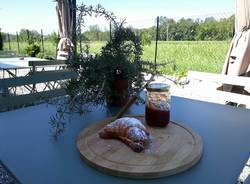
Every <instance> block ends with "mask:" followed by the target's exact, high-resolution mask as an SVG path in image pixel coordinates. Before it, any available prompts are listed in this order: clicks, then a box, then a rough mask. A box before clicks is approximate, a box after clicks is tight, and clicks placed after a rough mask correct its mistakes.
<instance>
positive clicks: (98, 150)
mask: <svg viewBox="0 0 250 184" xmlns="http://www.w3.org/2000/svg"><path fill="white" fill-rule="evenodd" d="M133 117H135V118H137V119H139V120H141V121H142V122H143V123H144V124H145V119H144V116H133ZM113 119H114V118H108V119H105V120H102V121H99V122H96V123H94V124H93V125H91V126H90V127H88V128H86V129H84V130H83V131H82V132H81V133H80V135H79V137H78V140H77V149H78V151H79V153H80V156H81V158H82V159H83V160H84V161H85V162H87V163H88V164H89V165H91V166H93V167H94V168H96V169H97V170H99V171H102V172H105V173H108V174H111V175H115V176H121V177H127V178H137V179H146V178H147V179H149V178H160V177H164V176H169V175H173V174H176V173H179V172H182V171H184V170H187V169H189V168H190V167H192V166H193V165H194V164H196V163H197V162H198V161H199V159H200V158H201V155H202V140H201V138H200V136H199V135H198V134H197V133H195V132H194V131H192V130H191V129H189V128H186V127H184V126H183V125H180V124H177V123H174V122H170V123H169V124H168V126H167V127H166V128H152V127H149V126H147V125H146V124H145V125H146V128H147V130H148V131H149V133H150V135H151V142H150V144H149V146H148V147H147V148H146V149H145V150H144V151H143V152H141V153H136V152H134V151H133V150H132V149H131V148H130V147H128V146H127V145H125V144H124V143H123V142H121V141H119V140H116V139H101V138H99V135H98V131H100V130H101V129H102V128H103V127H104V126H105V125H106V124H108V123H110V122H111V121H112V120H113Z"/></svg>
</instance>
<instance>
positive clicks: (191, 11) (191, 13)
mask: <svg viewBox="0 0 250 184" xmlns="http://www.w3.org/2000/svg"><path fill="white" fill-rule="evenodd" d="M0 1H1V3H0V28H1V29H2V31H3V32H10V33H14V32H16V31H19V30H20V29H21V28H28V29H34V30H40V29H41V28H42V29H43V30H44V31H45V33H50V32H52V31H57V30H58V28H57V15H56V11H55V3H54V2H53V0H37V1H34V0H22V1H20V0H11V1H5V0H0ZM82 2H84V4H87V5H90V4H92V5H96V4H101V5H102V6H104V7H105V9H106V10H109V11H112V12H114V14H115V15H116V16H117V17H119V18H126V20H127V23H128V25H131V26H133V27H139V28H141V27H149V26H151V25H153V24H154V19H155V17H156V16H158V15H159V16H167V17H173V18H175V19H179V18H181V17H191V18H204V17H205V16H215V17H216V18H223V17H227V16H229V15H230V14H232V13H233V12H234V9H235V0H84V1H79V0H77V4H81V3H82ZM86 23H87V27H88V25H91V24H99V25H100V27H106V26H107V23H106V21H104V20H103V19H93V18H92V19H91V18H87V20H86Z"/></svg>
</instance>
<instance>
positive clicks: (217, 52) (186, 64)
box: [4, 41, 230, 75]
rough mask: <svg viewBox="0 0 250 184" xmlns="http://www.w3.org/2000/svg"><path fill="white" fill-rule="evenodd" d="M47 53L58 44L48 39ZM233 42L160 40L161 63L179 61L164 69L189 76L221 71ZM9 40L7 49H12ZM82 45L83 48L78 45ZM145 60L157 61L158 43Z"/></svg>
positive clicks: (96, 47)
mask: <svg viewBox="0 0 250 184" xmlns="http://www.w3.org/2000/svg"><path fill="white" fill-rule="evenodd" d="M44 45H45V56H50V57H55V53H56V45H53V44H52V43H50V42H45V43H44ZM89 45H90V52H91V53H99V52H100V50H101V47H102V46H104V45H105V42H90V43H89ZM229 45H230V42H229V41H204V42H202V41H199V42H197V41H193V42H192V41H181V42H180V41H179V42H175V41H170V42H159V44H158V56H157V62H160V63H162V62H175V63H176V70H173V67H172V66H173V65H168V66H166V67H161V68H160V71H161V72H162V73H164V74H171V75H172V74H176V75H185V74H186V72H187V71H188V70H196V71H205V72H212V73H219V72H220V71H221V69H222V66H223V63H224V60H225V56H226V53H227V51H228V48H229ZM26 46H27V43H20V51H21V53H25V47H26ZM8 47H9V46H8V43H5V45H4V49H5V50H8ZM78 48H79V47H78ZM11 50H15V51H17V43H16V42H11ZM143 50H144V51H143V56H142V58H143V60H147V61H152V62H153V61H154V57H155V54H154V53H155V43H154V42H152V44H151V45H150V46H144V48H143Z"/></svg>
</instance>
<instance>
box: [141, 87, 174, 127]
mask: <svg viewBox="0 0 250 184" xmlns="http://www.w3.org/2000/svg"><path fill="white" fill-rule="evenodd" d="M169 89H170V86H169V85H168V84H165V83H151V84H149V85H148V87H147V95H146V112H145V116H146V117H145V118H146V122H147V124H148V125H150V126H156V127H165V126H167V125H168V123H169V119H170V93H169Z"/></svg>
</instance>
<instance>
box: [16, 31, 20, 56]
mask: <svg viewBox="0 0 250 184" xmlns="http://www.w3.org/2000/svg"><path fill="white" fill-rule="evenodd" d="M16 41H17V51H18V54H20V45H19V36H18V32H16Z"/></svg>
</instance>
